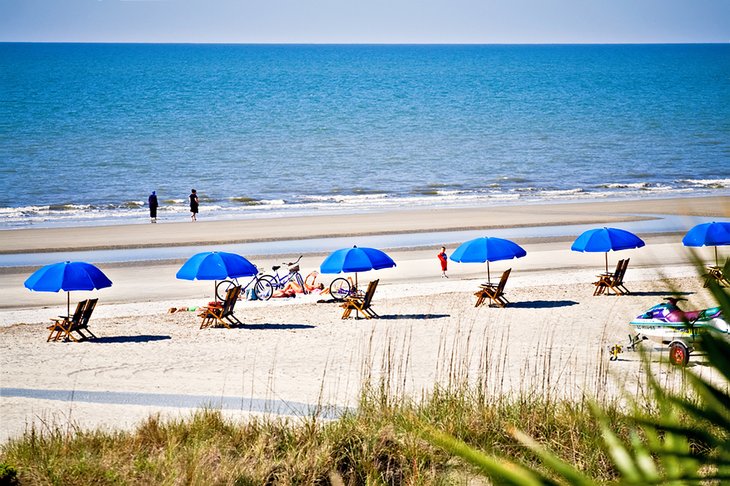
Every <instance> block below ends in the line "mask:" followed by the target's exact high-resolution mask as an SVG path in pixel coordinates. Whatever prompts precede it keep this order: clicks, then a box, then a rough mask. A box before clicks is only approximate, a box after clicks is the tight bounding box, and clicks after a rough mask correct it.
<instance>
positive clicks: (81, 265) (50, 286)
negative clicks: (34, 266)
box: [23, 262, 112, 315]
mask: <svg viewBox="0 0 730 486" xmlns="http://www.w3.org/2000/svg"><path fill="white" fill-rule="evenodd" d="M23 285H25V287H26V288H28V289H30V290H34V291H36V292H58V291H60V290H63V291H64V292H66V295H67V299H66V313H67V315H70V312H71V291H72V290H95V289H103V288H106V287H111V286H112V281H111V280H109V278H108V277H107V276H106V275H104V272H102V271H101V270H99V269H98V268H97V267H95V266H94V265H92V264H91V263H86V262H60V263H53V264H51V265H46V266H45V267H42V268H39V269H38V270H36V271H35V272H33V274H32V275H31V276H30V277H28V278H27V279H26V281H25V283H24V284H23Z"/></svg>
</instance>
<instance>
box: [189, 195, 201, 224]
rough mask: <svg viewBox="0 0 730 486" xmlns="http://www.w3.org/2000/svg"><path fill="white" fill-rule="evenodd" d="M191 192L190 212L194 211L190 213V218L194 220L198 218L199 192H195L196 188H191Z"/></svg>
mask: <svg viewBox="0 0 730 486" xmlns="http://www.w3.org/2000/svg"><path fill="white" fill-rule="evenodd" d="M191 191H192V192H191V193H190V196H189V197H190V212H191V213H192V214H191V215H190V219H191V220H193V222H195V221H197V220H198V216H197V215H198V202H199V201H198V193H197V192H195V189H192V190H191Z"/></svg>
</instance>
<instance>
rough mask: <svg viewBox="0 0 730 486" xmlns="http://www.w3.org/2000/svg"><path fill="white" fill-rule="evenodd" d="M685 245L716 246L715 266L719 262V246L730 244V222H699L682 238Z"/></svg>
mask: <svg viewBox="0 0 730 486" xmlns="http://www.w3.org/2000/svg"><path fill="white" fill-rule="evenodd" d="M682 244H683V245H684V246H714V247H715V266H717V265H718V262H717V247H718V246H724V245H730V223H728V222H724V221H721V222H719V223H718V222H715V221H713V222H712V223H703V224H698V225H697V226H695V227H694V228H692V229H691V230H689V231H687V234H686V235H684V238H682Z"/></svg>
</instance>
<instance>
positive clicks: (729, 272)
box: [702, 258, 730, 288]
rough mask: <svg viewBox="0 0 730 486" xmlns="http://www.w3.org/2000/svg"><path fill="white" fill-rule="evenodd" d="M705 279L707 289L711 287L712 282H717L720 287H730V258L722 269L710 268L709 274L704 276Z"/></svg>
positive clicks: (708, 269)
mask: <svg viewBox="0 0 730 486" xmlns="http://www.w3.org/2000/svg"><path fill="white" fill-rule="evenodd" d="M702 277H704V279H705V284H704V285H703V287H705V288H707V287H709V286H710V282H712V281H713V280H714V281H717V283H718V285H720V287H730V258H728V259H727V260H725V265H724V266H722V267H715V266H712V267H708V268H707V273H706V274H704V275H702Z"/></svg>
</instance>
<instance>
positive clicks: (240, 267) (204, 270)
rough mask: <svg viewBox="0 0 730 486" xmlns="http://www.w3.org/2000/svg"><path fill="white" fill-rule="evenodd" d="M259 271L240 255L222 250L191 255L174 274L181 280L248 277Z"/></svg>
mask: <svg viewBox="0 0 730 486" xmlns="http://www.w3.org/2000/svg"><path fill="white" fill-rule="evenodd" d="M257 273H259V271H258V269H257V268H256V265H254V264H253V263H251V262H249V261H248V260H246V259H245V258H244V257H242V256H241V255H236V254H235V253H227V252H224V251H205V252H203V253H198V254H197V255H193V256H191V257H190V258H189V259H188V261H186V262H185V263H184V264H183V266H182V267H180V270H178V271H177V274H176V275H175V276H176V277H177V278H179V279H183V280H225V279H227V278H238V277H250V276H252V275H256V274H257Z"/></svg>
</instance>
